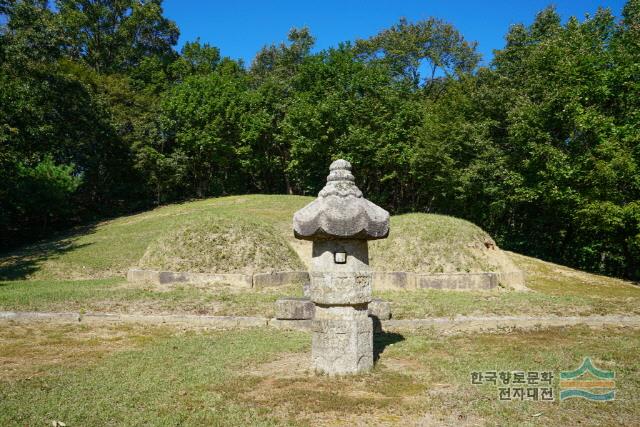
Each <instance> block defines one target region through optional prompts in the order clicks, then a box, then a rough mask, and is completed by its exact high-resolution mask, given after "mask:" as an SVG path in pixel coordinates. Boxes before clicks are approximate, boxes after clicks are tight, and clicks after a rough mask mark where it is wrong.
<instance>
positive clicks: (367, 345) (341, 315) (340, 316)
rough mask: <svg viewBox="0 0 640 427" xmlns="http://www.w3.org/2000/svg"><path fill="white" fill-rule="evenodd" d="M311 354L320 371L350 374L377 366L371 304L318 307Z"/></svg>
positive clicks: (329, 373) (317, 369)
mask: <svg viewBox="0 0 640 427" xmlns="http://www.w3.org/2000/svg"><path fill="white" fill-rule="evenodd" d="M312 330H313V338H312V342H311V357H312V362H313V367H314V368H315V370H316V372H318V373H321V374H326V375H349V374H357V373H361V372H367V371H369V370H371V368H372V367H373V322H372V320H371V318H369V315H368V311H367V304H360V305H357V306H322V305H317V306H316V312H315V317H314V319H313V324H312Z"/></svg>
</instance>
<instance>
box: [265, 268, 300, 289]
mask: <svg viewBox="0 0 640 427" xmlns="http://www.w3.org/2000/svg"><path fill="white" fill-rule="evenodd" d="M308 283H309V273H308V272H306V271H279V272H274V273H254V275H253V287H254V288H259V289H260V288H267V287H275V286H283V285H290V284H301V285H302V286H303V288H304V287H305V286H308Z"/></svg>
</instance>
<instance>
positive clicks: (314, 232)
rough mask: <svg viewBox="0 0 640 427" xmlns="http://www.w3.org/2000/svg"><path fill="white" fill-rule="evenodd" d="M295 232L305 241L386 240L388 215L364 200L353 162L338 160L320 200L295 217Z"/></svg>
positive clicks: (332, 166) (320, 194)
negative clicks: (355, 176)
mask: <svg viewBox="0 0 640 427" xmlns="http://www.w3.org/2000/svg"><path fill="white" fill-rule="evenodd" d="M293 233H294V235H295V237H296V238H298V239H303V240H323V239H325V240H333V239H357V240H374V239H384V238H385V237H387V236H388V234H389V212H387V211H386V210H384V209H382V208H381V207H380V206H378V205H376V204H374V203H372V202H370V201H368V200H367V199H365V198H364V197H362V191H360V189H358V187H357V186H356V184H355V178H354V177H353V175H352V174H351V163H349V162H347V161H346V160H336V161H335V162H333V163H331V166H329V176H328V177H327V184H326V185H325V186H324V188H323V189H322V190H321V191H320V193H319V194H318V198H317V199H316V200H314V201H313V202H311V203H309V204H308V205H307V206H305V207H304V208H302V209H300V210H299V211H297V212H296V213H295V214H294V215H293Z"/></svg>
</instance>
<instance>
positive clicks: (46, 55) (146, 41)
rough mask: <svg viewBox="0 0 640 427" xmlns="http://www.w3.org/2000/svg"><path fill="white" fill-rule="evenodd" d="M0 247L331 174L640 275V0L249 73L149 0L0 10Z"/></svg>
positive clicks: (563, 257)
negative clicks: (350, 168) (489, 34)
mask: <svg viewBox="0 0 640 427" xmlns="http://www.w3.org/2000/svg"><path fill="white" fill-rule="evenodd" d="M0 22H2V23H3V24H2V25H1V27H0V235H1V236H2V239H0V249H3V250H8V249H11V248H13V247H16V246H18V245H20V244H23V243H25V242H29V241H33V240H35V239H39V238H42V237H46V236H48V235H50V234H51V233H52V232H54V231H56V230H61V229H64V228H67V227H70V226H73V225H77V224H82V223H86V222H89V221H94V220H97V219H100V218H106V217H110V216H114V215H120V214H123V213H127V212H132V211H135V210H140V209H146V208H149V207H152V206H155V205H159V204H165V203H170V202H176V201H181V200H186V199H192V198H204V197H214V196H221V195H228V194H243V193H288V194H305V195H313V194H315V193H316V192H317V191H319V189H320V188H321V187H322V185H323V183H324V179H325V176H326V169H327V165H328V164H329V163H330V162H331V160H333V159H335V158H338V157H341V158H345V159H347V160H349V161H350V162H352V163H353V165H354V168H355V169H356V170H357V176H358V179H359V182H358V185H359V186H360V188H361V189H362V190H363V192H364V193H365V194H366V195H367V197H368V198H370V199H371V200H373V201H374V202H376V203H378V204H380V205H382V206H384V207H385V208H387V209H389V210H390V211H392V212H394V213H399V212H435V213H441V214H449V215H454V216H458V217H461V218H465V219H468V220H470V221H473V222H475V223H477V224H478V225H480V226H482V227H483V228H485V229H486V230H487V231H489V232H490V233H491V234H493V235H494V236H495V238H496V240H497V241H498V243H499V244H500V245H501V246H502V247H504V248H507V249H511V250H515V251H518V252H522V253H525V254H529V255H532V256H536V257H539V258H542V259H547V260H552V261H556V262H560V263H564V264H568V265H571V266H574V267H579V268H582V269H586V270H591V271H596V272H601V273H604V274H609V275H615V276H621V277H626V278H631V279H635V280H638V279H640V263H639V262H638V260H639V259H640V170H639V169H638V168H639V165H640V0H629V1H628V2H627V3H626V5H625V6H624V9H623V12H622V16H621V17H619V18H618V17H615V16H614V15H613V14H612V13H611V12H610V11H609V10H607V9H599V10H598V11H597V12H595V14H593V15H586V16H585V17H584V18H582V17H581V19H577V18H575V17H570V18H568V19H566V20H563V19H561V17H560V16H559V15H558V13H557V12H556V11H555V9H554V8H552V7H549V8H547V9H544V10H542V11H540V12H539V13H538V14H537V16H536V17H535V19H534V20H533V23H532V24H531V25H514V26H511V27H510V28H508V29H505V31H506V34H505V46H504V48H503V49H501V50H498V51H496V52H495V56H494V58H493V60H492V61H491V63H490V64H489V65H488V66H480V65H479V64H480V59H481V58H480V54H479V53H478V50H477V44H476V43H475V42H473V41H470V40H467V39H466V38H465V37H464V35H463V34H461V33H460V32H459V31H458V30H457V29H456V28H454V27H453V26H452V25H451V24H449V23H447V22H444V21H442V20H440V19H437V18H430V19H427V20H423V21H418V22H409V21H407V20H405V19H402V20H400V21H399V22H398V23H397V24H395V25H394V26H392V27H390V28H388V29H385V30H383V31H381V32H380V33H379V34H376V35H374V36H373V37H371V38H368V39H363V40H353V41H345V42H344V43H341V44H340V45H338V46H335V47H332V48H329V49H324V50H318V49H314V45H315V40H314V37H313V33H312V31H311V29H308V28H294V29H292V30H291V31H290V32H289V35H288V39H287V41H285V42H283V43H279V44H271V45H266V46H265V47H264V48H263V49H262V50H261V51H260V52H258V54H257V55H256V57H255V58H254V60H253V61H252V63H251V64H244V63H243V62H242V61H240V60H236V59H233V58H229V57H226V56H224V52H221V51H220V50H219V49H218V48H217V47H215V46H211V45H209V44H207V43H202V42H200V41H199V40H194V41H190V42H187V43H185V44H184V45H183V47H182V48H181V49H180V51H177V50H176V44H177V41H178V36H179V29H178V27H177V25H176V24H175V23H174V22H172V21H171V20H169V19H168V18H167V17H166V16H164V12H163V9H162V1H161V0H111V1H108V0H57V1H55V2H54V4H50V2H47V1H46V0H0Z"/></svg>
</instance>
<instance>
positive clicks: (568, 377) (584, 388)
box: [560, 357, 616, 402]
mask: <svg viewBox="0 0 640 427" xmlns="http://www.w3.org/2000/svg"><path fill="white" fill-rule="evenodd" d="M615 378H616V374H615V372H613V371H603V370H600V369H598V368H596V367H595V366H593V363H592V362H591V358H589V357H586V358H585V359H584V360H583V361H582V365H581V366H580V367H579V368H578V369H576V370H574V371H563V372H560V400H565V399H570V398H572V397H581V398H583V399H587V400H595V401H600V402H606V401H610V400H614V399H615V397H616V390H615V388H616V382H615Z"/></svg>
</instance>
